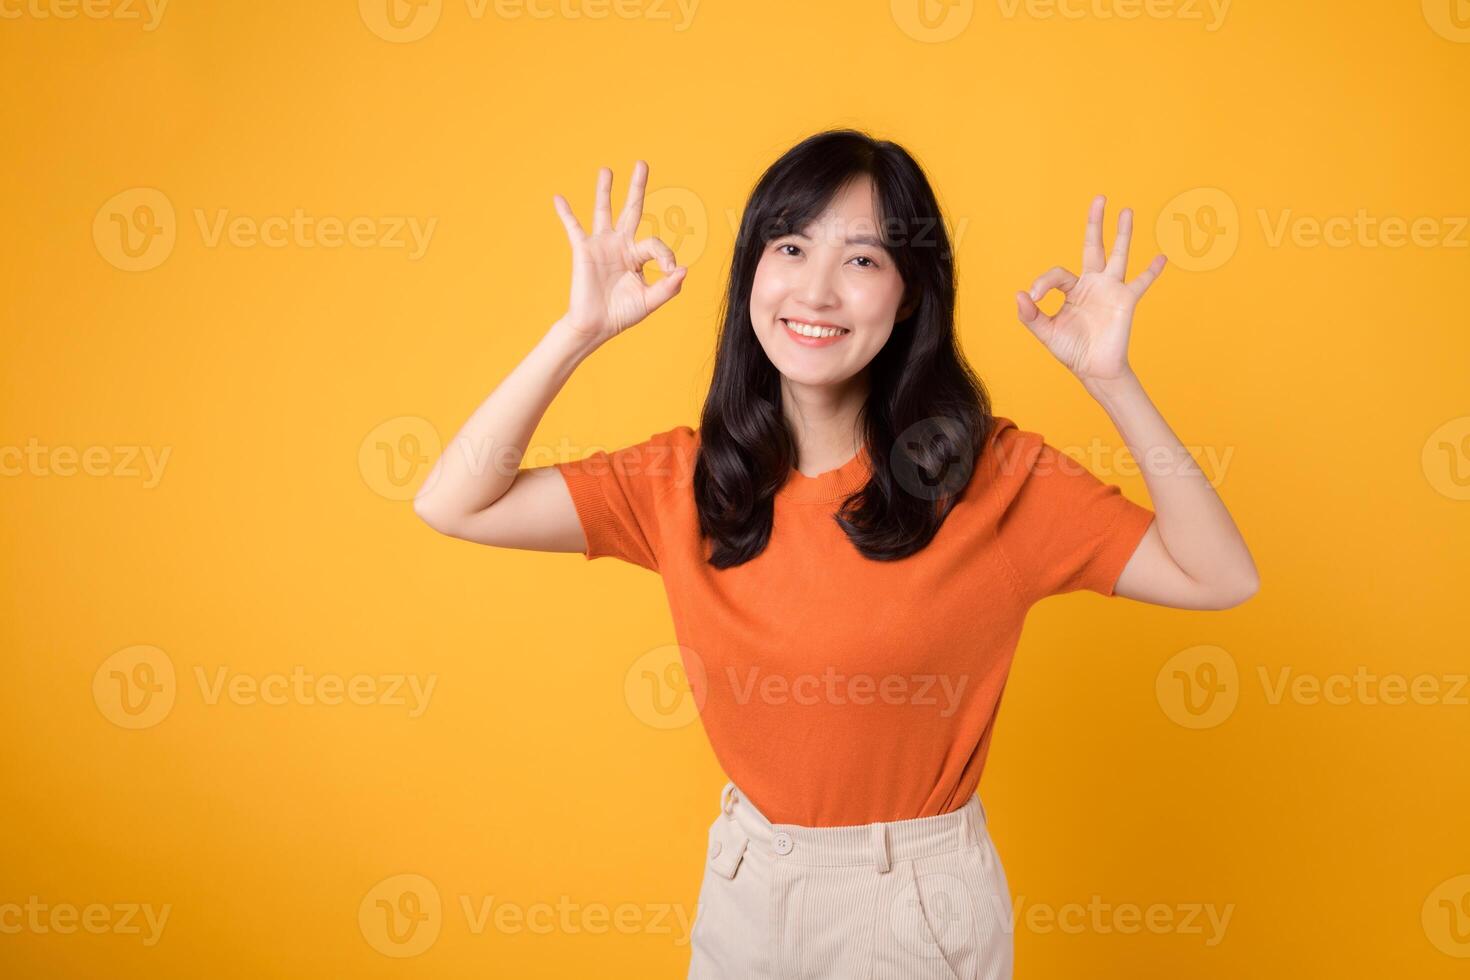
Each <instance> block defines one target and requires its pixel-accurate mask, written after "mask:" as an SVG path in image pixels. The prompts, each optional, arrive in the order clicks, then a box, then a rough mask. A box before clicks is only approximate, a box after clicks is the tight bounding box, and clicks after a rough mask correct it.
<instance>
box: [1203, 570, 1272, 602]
mask: <svg viewBox="0 0 1470 980" xmlns="http://www.w3.org/2000/svg"><path fill="white" fill-rule="evenodd" d="M1260 590H1261V576H1260V573H1259V572H1257V571H1256V569H1255V567H1254V566H1252V567H1251V570H1250V574H1248V575H1246V576H1245V577H1244V578H1242V579H1241V580H1240V581H1239V582H1236V583H1234V584H1233V585H1231V587H1230V588H1228V589H1222V590H1221V592H1220V594H1219V597H1218V598H1217V600H1216V603H1215V605H1214V606H1213V608H1215V609H1234V608H1235V607H1236V606H1239V605H1243V604H1244V603H1245V602H1246V600H1248V599H1250V598H1251V597H1252V596H1254V595H1255V594H1256V593H1257V592H1259V591H1260Z"/></svg>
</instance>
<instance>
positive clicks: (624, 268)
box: [552, 160, 688, 347]
mask: <svg viewBox="0 0 1470 980" xmlns="http://www.w3.org/2000/svg"><path fill="white" fill-rule="evenodd" d="M612 177H613V175H612V171H611V170H609V169H608V168H607V167H603V168H601V169H600V170H598V172H597V204H596V208H595V210H594V211H593V216H592V233H591V234H590V235H589V234H587V233H586V232H584V231H583V230H582V226H581V225H580V224H579V223H578V222H577V218H576V216H575V215H573V214H572V209H571V208H570V207H569V206H568V205H567V202H566V199H565V198H564V197H562V196H561V195H560V194H556V195H554V196H553V198H552V200H553V202H554V203H555V204H556V212H557V214H559V215H561V220H562V224H563V225H565V226H566V229H567V238H568V239H569V240H570V241H571V244H572V292H571V300H570V302H569V303H568V305H567V312H566V315H565V316H564V317H563V318H562V319H563V321H564V322H565V323H566V325H567V326H568V328H570V329H571V330H572V332H573V333H574V334H575V335H577V336H578V337H579V338H581V339H582V340H584V341H585V342H586V343H587V344H588V345H589V346H591V347H596V346H598V345H600V344H602V343H605V342H606V341H608V340H610V339H612V338H613V337H616V336H617V335H618V334H619V333H622V332H623V331H624V330H626V329H628V328H629V327H631V326H632V325H633V324H635V323H637V322H638V321H640V320H642V319H643V318H644V317H646V316H648V315H649V314H650V313H652V312H653V311H654V310H656V309H658V308H659V307H660V306H662V305H663V304H664V303H666V302H668V301H669V300H670V299H671V298H673V296H674V294H676V293H677V292H678V291H679V287H680V286H681V285H683V282H684V274H685V273H686V272H687V271H688V269H687V268H686V267H684V266H681V265H678V264H677V263H676V262H675V260H674V251H673V249H671V248H669V246H668V245H665V244H664V243H663V242H662V241H660V240H659V239H658V238H656V237H649V238H645V239H643V240H642V241H641V242H635V241H634V240H633V235H634V233H635V232H637V230H638V222H639V219H641V218H642V216H643V188H644V185H645V184H646V183H647V181H648V164H646V163H644V162H643V161H642V160H639V161H638V162H637V163H636V164H635V165H634V167H633V178H632V180H631V181H630V182H629V185H628V199H627V201H625V202H624V204H623V210H622V213H621V214H620V215H619V216H618V223H617V224H616V225H614V224H613V223H612ZM655 259H657V260H658V263H659V267H660V268H661V269H663V272H664V277H663V278H662V279H660V280H659V281H658V282H657V283H655V284H653V285H651V286H650V285H649V284H648V283H647V282H646V281H644V279H643V265H644V263H646V262H651V261H654V260H655Z"/></svg>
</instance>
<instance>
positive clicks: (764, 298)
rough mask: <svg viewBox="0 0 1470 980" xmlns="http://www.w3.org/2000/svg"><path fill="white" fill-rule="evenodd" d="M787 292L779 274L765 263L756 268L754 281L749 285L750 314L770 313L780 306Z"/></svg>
mask: <svg viewBox="0 0 1470 980" xmlns="http://www.w3.org/2000/svg"><path fill="white" fill-rule="evenodd" d="M787 292H788V285H787V283H786V281H785V280H784V279H782V278H781V275H780V273H779V272H777V271H776V270H774V269H773V268H771V267H770V266H769V265H768V264H766V263H765V262H762V263H761V264H760V265H758V266H756V270H755V279H754V280H753V281H752V282H751V284H750V308H751V310H752V312H761V313H770V312H772V311H773V310H774V309H775V307H777V306H779V305H780V303H781V301H782V300H783V299H784V298H785V296H786V293H787Z"/></svg>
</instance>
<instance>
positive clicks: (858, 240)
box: [791, 231, 887, 248]
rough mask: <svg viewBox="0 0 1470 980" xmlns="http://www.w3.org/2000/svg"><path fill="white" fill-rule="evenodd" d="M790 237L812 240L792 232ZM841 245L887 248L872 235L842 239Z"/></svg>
mask: <svg viewBox="0 0 1470 980" xmlns="http://www.w3.org/2000/svg"><path fill="white" fill-rule="evenodd" d="M791 236H792V237H793V238H805V239H806V240H807V241H812V240H813V239H812V236H810V235H805V234H802V233H801V232H799V231H793V232H791ZM842 244H844V245H874V246H877V247H878V248H887V246H886V245H884V244H883V240H882V239H881V238H874V237H873V236H872V235H853V236H851V237H849V238H844V239H843V240H842Z"/></svg>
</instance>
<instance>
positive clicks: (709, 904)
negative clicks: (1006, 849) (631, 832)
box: [689, 783, 1014, 980]
mask: <svg viewBox="0 0 1470 980" xmlns="http://www.w3.org/2000/svg"><path fill="white" fill-rule="evenodd" d="M1013 939H1014V929H1013V916H1012V910H1011V896H1010V887H1009V885H1008V884H1007V883H1006V877H1005V871H1004V870H1003V869H1002V868H1001V864H1000V856H999V855H998V854H997V853H996V850H995V845H994V844H993V843H992V842H991V840H990V835H989V834H988V833H987V832H986V829H985V810H984V807H983V806H982V805H981V803H980V798H979V797H978V796H972V797H970V800H969V802H967V803H966V804H965V805H964V806H962V807H960V808H959V809H958V810H955V811H953V812H951V813H945V814H941V815H939V816H937V817H919V818H916V819H913V820H894V821H890V822H887V823H873V824H863V825H860V826H850V827H803V826H800V825H797V824H772V823H771V822H770V821H769V820H767V819H766V818H765V816H764V815H762V814H761V812H760V811H759V810H757V809H756V808H755V806H754V805H753V804H752V803H750V801H749V800H747V799H746V798H745V796H744V794H743V793H741V792H740V790H739V789H738V788H737V787H736V786H735V784H734V783H726V784H725V787H724V790H723V791H722V793H721V796H720V812H719V815H718V816H716V817H715V820H714V823H712V824H710V828H709V850H708V852H707V855H706V860H705V869H704V881H703V883H702V884H701V885H700V889H699V904H698V907H697V909H696V912H695V917H694V927H693V930H692V933H691V936H690V945H691V947H692V952H691V958H690V963H689V980H757V978H760V980H829V978H830V980H1010V977H1011V965H1012V958H1013V950H1014V945H1013Z"/></svg>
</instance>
